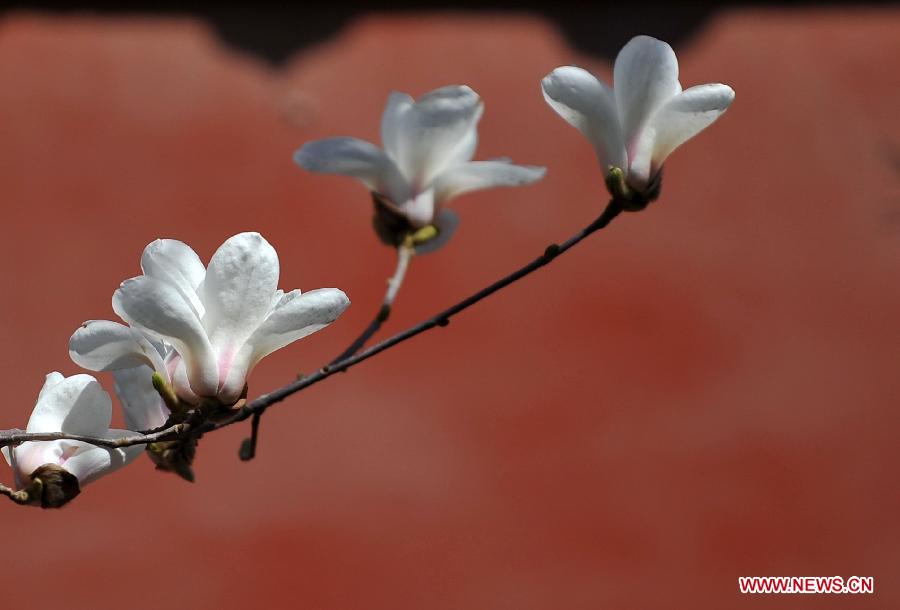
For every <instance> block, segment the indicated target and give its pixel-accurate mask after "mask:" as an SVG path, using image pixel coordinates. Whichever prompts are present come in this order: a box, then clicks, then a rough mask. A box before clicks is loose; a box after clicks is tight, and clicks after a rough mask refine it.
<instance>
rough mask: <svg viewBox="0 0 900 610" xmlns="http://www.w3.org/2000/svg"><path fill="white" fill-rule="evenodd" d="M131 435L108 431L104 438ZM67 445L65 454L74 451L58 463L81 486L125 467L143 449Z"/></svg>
mask: <svg viewBox="0 0 900 610" xmlns="http://www.w3.org/2000/svg"><path fill="white" fill-rule="evenodd" d="M133 434H134V433H133V432H130V431H128V430H108V431H107V432H106V434H105V436H106V437H107V438H112V439H115V438H122V437H125V436H131V435H133ZM68 443H69V444H68V446H67V447H65V449H64V452H65V454H68V453H71V452H72V451H73V449H75V451H74V453H73V454H72V455H71V457H68V458H65V457H64V458H63V459H61V460H60V461H59V462H58V463H59V465H60V466H62V467H63V468H65V469H66V470H68V471H69V472H71V473H72V474H73V475H75V476H76V477H77V478H78V482H79V484H80V485H82V486H84V485H87V484H88V483H90V482H92V481H96V480H97V479H98V478H100V477H102V476H103V475H107V474H109V473H111V472H113V471H114V470H117V469H119V468H121V467H122V466H125V465H126V464H128V463H129V462H131V461H132V460H134V459H135V458H137V457H138V456H139V455H140V454H141V452H142V451H143V448H144V447H143V445H132V446H131V447H122V448H121V449H105V448H103V447H96V446H94V445H89V444H87V443H72V442H71V441H69V442H68Z"/></svg>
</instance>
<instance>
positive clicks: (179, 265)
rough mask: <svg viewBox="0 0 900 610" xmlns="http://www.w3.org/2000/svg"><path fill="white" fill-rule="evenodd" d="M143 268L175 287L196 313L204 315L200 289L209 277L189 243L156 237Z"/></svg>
mask: <svg viewBox="0 0 900 610" xmlns="http://www.w3.org/2000/svg"><path fill="white" fill-rule="evenodd" d="M141 269H143V271H144V275H149V276H150V277H155V278H157V279H160V280H163V281H165V282H169V283H170V284H172V285H173V286H175V287H176V288H177V289H178V292H180V293H181V295H182V296H183V297H184V298H185V300H186V301H187V302H188V303H190V304H191V307H193V308H194V311H195V312H196V313H197V316H198V317H201V318H202V317H203V303H201V302H200V297H199V296H198V295H197V289H198V288H199V287H200V284H202V283H203V278H204V277H205V276H206V267H204V266H203V263H202V262H200V257H199V256H197V253H196V252H194V251H193V250H192V249H191V247H190V246H188V245H187V244H185V243H183V242H180V241H178V240H176V239H157V240H156V241H154V242H152V243H150V244H149V245H148V246H147V247H146V248H144V253H143V254H142V255H141Z"/></svg>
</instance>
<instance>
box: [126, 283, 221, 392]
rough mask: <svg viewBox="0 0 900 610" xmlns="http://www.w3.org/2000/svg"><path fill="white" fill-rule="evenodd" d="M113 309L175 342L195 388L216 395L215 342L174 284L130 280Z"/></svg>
mask: <svg viewBox="0 0 900 610" xmlns="http://www.w3.org/2000/svg"><path fill="white" fill-rule="evenodd" d="M113 310H114V311H115V312H116V314H118V315H119V317H121V318H122V319H123V320H125V321H126V322H128V324H130V325H131V326H134V327H137V328H139V329H143V330H146V331H148V332H150V333H153V334H155V335H159V336H160V337H162V338H164V339H165V340H166V341H168V342H169V343H171V344H172V345H173V346H174V347H175V349H176V350H177V351H178V353H179V354H181V357H182V358H184V360H185V363H186V365H187V368H188V373H189V376H190V380H191V387H192V388H193V389H194V391H195V392H197V393H198V394H200V395H201V396H215V393H216V388H217V387H218V377H219V375H218V369H217V367H216V358H215V354H214V352H213V348H212V345H211V344H210V341H209V338H208V337H207V335H206V330H205V329H204V328H203V324H202V323H201V322H200V319H199V318H198V317H197V315H196V314H195V313H194V310H193V308H192V307H191V306H190V304H189V303H188V302H187V301H185V300H184V297H182V296H181V293H180V292H178V290H177V289H176V288H175V287H174V286H172V285H171V284H168V283H166V282H163V281H161V280H158V279H156V278H153V277H149V276H141V277H136V278H133V279H130V280H126V281H125V282H123V283H122V285H121V286H120V287H119V289H118V290H116V292H115V294H113Z"/></svg>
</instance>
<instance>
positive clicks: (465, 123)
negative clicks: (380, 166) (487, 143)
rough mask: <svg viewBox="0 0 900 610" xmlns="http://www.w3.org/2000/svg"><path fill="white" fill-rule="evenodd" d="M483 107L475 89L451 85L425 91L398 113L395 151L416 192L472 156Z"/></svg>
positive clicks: (392, 143) (394, 143) (393, 141)
mask: <svg viewBox="0 0 900 610" xmlns="http://www.w3.org/2000/svg"><path fill="white" fill-rule="evenodd" d="M389 103H390V101H389ZM483 110H484V106H483V104H482V103H481V98H479V97H478V94H477V93H475V92H474V91H472V89H470V88H469V87H466V86H459V85H451V86H448V87H441V88H440V89H435V90H434V91H431V92H429V93H426V94H425V95H423V96H422V97H421V98H419V99H418V100H417V101H416V102H415V104H413V106H412V107H411V108H409V109H407V110H406V111H405V112H402V113H398V114H397V115H396V117H395V118H394V119H393V120H395V121H396V126H394V131H395V135H394V136H392V138H391V146H392V148H393V150H392V154H393V155H394V156H395V158H396V159H397V164H398V166H399V167H400V170H401V171H402V172H403V174H404V175H405V176H406V178H407V180H408V181H409V182H410V183H411V186H412V190H413V193H414V194H417V193H419V192H420V191H422V190H424V189H426V188H428V186H429V184H430V183H431V181H432V180H433V179H434V177H435V176H437V175H438V174H440V173H441V172H442V171H443V170H444V169H446V168H447V167H449V166H451V165H455V164H457V163H461V162H465V161H468V160H469V159H471V158H472V155H473V154H474V153H475V146H476V145H477V142H478V139H477V131H476V130H477V124H478V120H479V119H480V118H481V114H482V112H483Z"/></svg>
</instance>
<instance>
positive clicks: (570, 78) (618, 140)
mask: <svg viewBox="0 0 900 610" xmlns="http://www.w3.org/2000/svg"><path fill="white" fill-rule="evenodd" d="M541 87H542V88H543V91H544V99H545V100H547V103H548V104H550V107H551V108H553V109H554V110H555V111H556V112H557V113H558V114H559V116H561V117H562V118H563V119H565V120H566V121H567V122H568V123H569V124H570V125H572V126H573V127H575V128H576V129H577V130H578V131H580V132H581V133H582V134H584V136H585V137H586V138H587V139H588V140H590V142H591V144H593V145H594V150H595V151H596V153H597V159H598V160H599V161H600V167H602V168H603V171H604V173H605V172H606V170H607V169H608V168H609V166H611V165H614V166H616V167H621V168H622V169H626V168H627V167H628V158H627V157H626V155H625V140H624V138H623V136H622V129H621V126H620V125H619V118H618V114H617V113H616V103H615V99H614V98H613V93H612V91H611V90H610V89H609V87H607V86H606V85H605V84H603V83H601V82H600V81H599V80H597V78H596V77H595V76H594V75H593V74H591V73H590V72H588V71H587V70H582V69H581V68H576V67H574V66H563V67H561V68H557V69H556V70H554V71H553V72H551V73H550V74H548V75H547V76H546V77H545V78H544V80H543V81H542V83H541Z"/></svg>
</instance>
